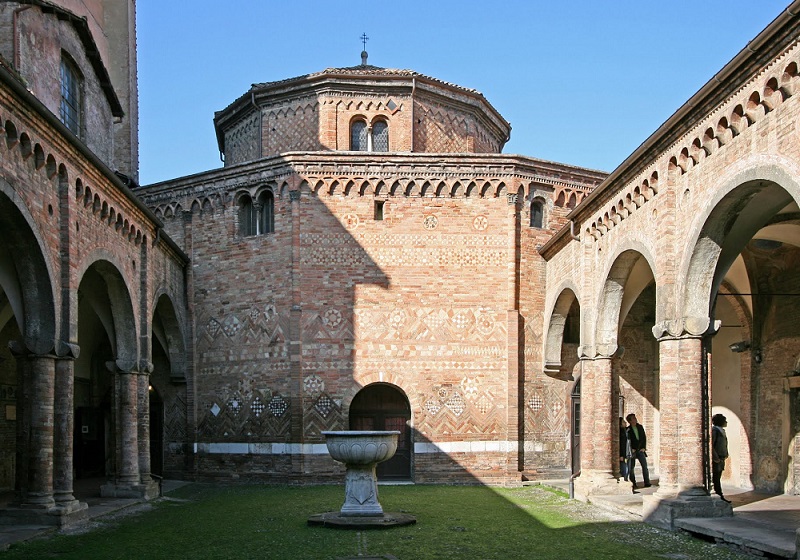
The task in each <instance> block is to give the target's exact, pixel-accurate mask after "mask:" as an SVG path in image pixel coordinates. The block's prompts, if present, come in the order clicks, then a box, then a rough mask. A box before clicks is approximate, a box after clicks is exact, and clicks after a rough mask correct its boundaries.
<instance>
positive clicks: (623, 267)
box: [594, 249, 654, 356]
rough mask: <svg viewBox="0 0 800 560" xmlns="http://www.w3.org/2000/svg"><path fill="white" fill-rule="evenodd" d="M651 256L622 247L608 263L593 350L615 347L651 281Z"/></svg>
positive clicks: (608, 350)
mask: <svg viewBox="0 0 800 560" xmlns="http://www.w3.org/2000/svg"><path fill="white" fill-rule="evenodd" d="M651 262H652V260H651V259H648V258H647V257H646V256H645V255H644V254H643V253H642V252H640V251H638V250H635V249H626V250H624V251H622V252H621V253H620V254H619V255H618V256H617V257H616V259H615V260H614V262H613V264H612V265H611V267H610V269H609V271H608V274H607V275H606V280H605V282H604V284H603V289H602V292H601V294H600V299H599V301H598V305H597V325H596V328H595V338H594V344H595V349H596V351H597V352H598V353H599V354H601V355H604V356H611V355H613V354H614V353H615V352H617V350H618V336H619V329H620V327H621V326H622V324H623V322H624V321H625V317H626V316H627V313H628V311H629V310H630V308H631V306H632V305H633V303H634V302H635V301H636V300H637V298H638V297H639V295H640V294H641V293H642V291H643V290H644V289H645V288H647V286H649V285H650V284H651V283H652V282H653V278H654V275H653V268H652V266H651V264H650V263H651Z"/></svg>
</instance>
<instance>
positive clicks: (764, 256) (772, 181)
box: [681, 161, 800, 494]
mask: <svg viewBox="0 0 800 560" xmlns="http://www.w3.org/2000/svg"><path fill="white" fill-rule="evenodd" d="M747 163H748V162H746V161H745V162H743V163H742V168H743V169H744V171H740V172H738V173H735V174H732V175H731V177H730V178H729V179H728V180H726V181H724V182H723V183H722V185H721V186H720V188H719V190H718V191H717V194H716V196H715V197H714V198H713V199H712V201H711V203H710V204H709V210H708V211H706V212H705V213H704V214H703V215H701V216H699V217H698V219H697V222H696V225H695V228H694V229H693V230H692V231H693V235H692V239H693V243H692V244H691V245H690V247H691V251H689V252H688V254H687V255H686V257H685V259H684V266H683V268H682V271H681V272H682V278H683V283H682V287H683V292H682V295H683V307H682V312H683V317H682V318H683V323H684V324H685V325H686V326H685V328H686V330H688V331H689V332H693V333H697V334H701V333H704V332H707V331H712V330H713V331H715V332H716V334H715V335H714V336H713V338H711V360H710V370H711V388H710V401H711V411H712V412H721V413H722V414H725V415H726V417H727V418H728V428H727V429H728V432H729V446H730V447H731V448H732V449H733V450H735V452H736V453H735V454H731V459H730V464H729V467H726V472H724V473H723V482H725V480H726V479H728V480H729V483H731V484H734V485H736V486H740V487H744V488H755V489H756V490H759V491H766V492H787V493H790V494H798V493H800V484H798V477H797V474H796V470H797V468H796V466H793V465H796V464H797V462H798V460H800V449H799V447H800V446H798V443H799V441H798V434H800V407H798V406H796V405H795V404H794V403H795V402H796V401H797V399H798V398H800V397H799V396H798V395H799V394H800V393H799V391H800V382H795V383H793V382H792V378H793V377H795V376H796V374H795V373H794V371H793V364H794V360H795V359H796V350H795V348H796V347H797V344H798V343H800V325H798V322H797V320H796V317H797V315H798V313H800V207H798V203H797V201H798V200H800V184H798V182H797V179H796V177H797V176H798V171H797V170H795V169H794V168H793V167H791V164H790V163H786V162H781V165H757V166H752V167H750V168H747V167H745V166H746V165H747ZM712 325H713V328H712ZM759 410H769V411H770V413H769V414H758V413H757V411H759Z"/></svg>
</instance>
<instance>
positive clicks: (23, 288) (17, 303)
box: [0, 180, 58, 354]
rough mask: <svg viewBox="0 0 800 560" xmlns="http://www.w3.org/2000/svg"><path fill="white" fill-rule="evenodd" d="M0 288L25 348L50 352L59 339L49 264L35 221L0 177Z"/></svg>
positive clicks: (36, 351)
mask: <svg viewBox="0 0 800 560" xmlns="http://www.w3.org/2000/svg"><path fill="white" fill-rule="evenodd" d="M0 234H1V237H2V239H3V244H2V246H0V290H2V292H3V293H5V296H6V298H8V301H9V305H10V306H11V309H12V311H13V312H14V316H15V318H16V320H17V325H18V326H19V330H20V333H21V334H22V337H23V339H24V343H25V346H26V348H27V349H28V350H29V351H31V352H33V353H35V354H45V353H48V352H53V350H54V346H55V344H56V339H57V338H58V334H57V333H58V324H57V319H56V310H55V309H56V308H55V297H54V293H55V292H54V289H53V282H52V279H53V278H54V275H53V272H52V267H51V265H50V263H49V261H48V260H47V257H46V255H47V251H45V250H44V243H43V242H42V236H41V235H40V234H39V231H38V228H37V227H36V224H35V221H34V220H33V218H32V217H31V215H30V213H29V212H28V211H27V208H25V206H24V204H22V202H21V201H20V199H19V197H18V195H17V194H16V193H15V192H14V191H13V189H11V187H10V185H9V184H8V183H6V182H5V181H2V180H0Z"/></svg>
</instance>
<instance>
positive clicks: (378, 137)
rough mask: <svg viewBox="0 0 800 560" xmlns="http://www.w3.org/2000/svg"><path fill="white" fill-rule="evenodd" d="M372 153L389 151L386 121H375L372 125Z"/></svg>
mask: <svg viewBox="0 0 800 560" xmlns="http://www.w3.org/2000/svg"><path fill="white" fill-rule="evenodd" d="M372 151H373V152H388V151H389V125H388V124H387V123H386V121H375V124H373V125H372Z"/></svg>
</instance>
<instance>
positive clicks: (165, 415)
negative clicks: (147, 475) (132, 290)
mask: <svg viewBox="0 0 800 560" xmlns="http://www.w3.org/2000/svg"><path fill="white" fill-rule="evenodd" d="M151 324H152V342H151V349H152V353H151V356H152V358H151V361H152V363H153V373H152V374H151V376H150V385H151V390H150V458H151V472H153V473H154V474H157V475H159V476H164V475H168V476H171V475H172V474H171V473H175V474H176V475H177V474H178V473H180V472H183V471H184V469H185V468H186V465H185V464H184V461H185V454H184V453H182V451H181V450H182V449H183V448H184V446H185V444H186V434H187V407H186V402H187V396H186V382H187V379H186V342H185V337H184V329H183V323H182V321H181V319H180V317H179V316H178V314H177V313H176V308H175V305H174V302H173V300H172V299H171V298H170V297H169V296H168V295H167V294H166V293H163V292H162V293H161V295H160V296H159V297H158V299H157V303H156V306H155V309H154V310H153V320H152V323H151Z"/></svg>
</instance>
